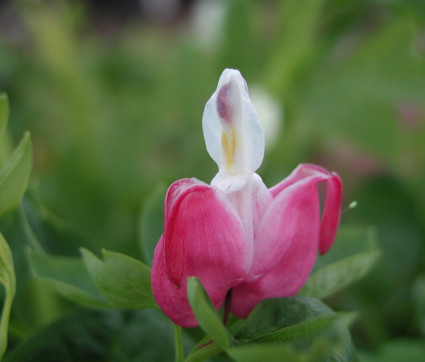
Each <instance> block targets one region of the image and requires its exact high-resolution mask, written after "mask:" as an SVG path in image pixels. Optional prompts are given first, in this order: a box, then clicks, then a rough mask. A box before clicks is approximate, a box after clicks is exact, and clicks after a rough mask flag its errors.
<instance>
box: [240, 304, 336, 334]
mask: <svg viewBox="0 0 425 362" xmlns="http://www.w3.org/2000/svg"><path fill="white" fill-rule="evenodd" d="M332 313H333V311H332V309H330V308H329V307H328V306H327V305H326V304H324V303H323V302H322V301H320V300H318V299H314V298H307V297H294V298H274V299H267V300H264V301H262V302H261V303H259V304H258V305H257V306H256V307H255V308H254V310H253V311H252V312H251V314H250V315H249V317H248V319H247V320H246V321H245V323H244V324H243V326H242V327H241V329H240V330H239V331H238V333H237V334H236V335H235V337H236V338H237V339H238V340H242V341H250V340H253V339H257V338H259V337H261V336H264V335H267V334H270V333H272V332H275V331H277V330H280V329H282V328H284V327H289V326H292V325H295V324H297V323H301V322H304V321H306V320H309V319H313V318H316V317H319V316H322V315H331V314H332Z"/></svg>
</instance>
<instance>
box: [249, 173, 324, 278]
mask: <svg viewBox="0 0 425 362" xmlns="http://www.w3.org/2000/svg"><path fill="white" fill-rule="evenodd" d="M320 180H321V178H320V177H319V176H312V177H308V178H305V179H303V180H301V181H298V182H297V183H295V184H293V185H291V186H289V187H288V188H286V189H284V190H283V191H282V192H281V193H280V194H279V195H278V196H277V197H276V198H275V199H274V200H273V202H272V204H271V205H270V207H269V208H268V209H267V212H266V214H265V215H264V217H263V220H262V223H261V226H260V229H259V231H258V235H257V238H256V240H255V244H254V250H255V252H254V260H253V263H252V267H251V269H250V271H249V274H248V275H247V277H246V279H245V280H247V281H253V280H256V279H258V278H259V277H261V276H262V275H263V274H264V273H265V272H267V271H268V270H270V269H272V268H274V267H275V266H276V265H277V264H279V263H280V262H281V260H282V259H283V258H284V257H285V255H286V253H287V252H290V251H291V248H293V247H294V246H296V245H298V244H300V243H309V244H313V245H315V246H316V247H317V243H318V239H319V220H320V209H319V198H318V191H317V183H318V182H319V181H320Z"/></svg>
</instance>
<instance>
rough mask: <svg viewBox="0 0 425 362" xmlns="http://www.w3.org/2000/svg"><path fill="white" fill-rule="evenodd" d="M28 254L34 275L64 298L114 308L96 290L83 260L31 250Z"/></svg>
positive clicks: (84, 303) (88, 304)
mask: <svg viewBox="0 0 425 362" xmlns="http://www.w3.org/2000/svg"><path fill="white" fill-rule="evenodd" d="M27 254H28V258H29V262H30V265H31V267H32V270H33V272H34V274H35V275H36V276H37V277H38V278H40V279H42V280H45V281H46V282H48V283H49V284H51V285H52V286H53V288H54V289H55V290H56V291H57V292H58V293H60V294H61V295H63V296H64V297H66V298H68V299H70V300H72V301H74V302H76V303H79V304H82V305H87V306H93V307H111V306H112V305H111V303H109V302H108V301H107V300H106V299H105V298H104V297H103V295H102V294H101V293H100V292H99V291H98V290H97V289H96V286H95V285H94V284H93V282H92V280H91V278H90V275H89V273H88V271H87V269H86V266H85V264H84V262H83V260H82V259H81V258H75V257H62V256H52V255H48V254H45V253H41V252H36V251H33V250H31V249H29V250H28V252H27Z"/></svg>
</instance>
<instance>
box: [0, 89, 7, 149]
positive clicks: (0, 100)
mask: <svg viewBox="0 0 425 362" xmlns="http://www.w3.org/2000/svg"><path fill="white" fill-rule="evenodd" d="M8 118H9V102H8V100H7V95H6V94H4V93H0V141H1V139H2V137H3V134H4V131H5V130H6V126H7V120H8Z"/></svg>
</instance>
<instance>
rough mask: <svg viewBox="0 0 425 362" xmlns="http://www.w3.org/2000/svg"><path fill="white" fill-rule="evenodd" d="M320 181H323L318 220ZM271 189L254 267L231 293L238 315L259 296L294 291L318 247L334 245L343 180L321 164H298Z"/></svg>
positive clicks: (256, 248)
mask: <svg viewBox="0 0 425 362" xmlns="http://www.w3.org/2000/svg"><path fill="white" fill-rule="evenodd" d="M319 182H326V184H327V194H326V202H325V206H324V210H323V216H322V221H321V222H320V208H319V198H318V190H317V184H318V183H319ZM270 191H271V194H272V196H273V197H274V200H273V202H272V203H271V205H270V206H269V208H268V209H267V211H266V213H265V215H264V217H263V219H262V222H261V226H260V229H259V230H258V232H257V237H256V240H255V244H254V248H255V252H254V260H253V264H252V267H251V269H250V271H249V274H248V275H247V277H246V278H245V282H244V283H242V284H241V285H239V286H237V287H236V288H234V292H233V302H232V311H233V312H234V313H235V314H236V315H238V316H240V317H246V316H247V315H248V314H249V312H250V311H251V310H252V308H253V307H254V306H255V305H256V304H257V303H258V302H260V301H261V300H263V299H267V298H272V297H285V296H290V295H294V294H296V293H297V291H298V290H299V289H300V288H301V287H302V285H303V284H304V283H305V281H306V280H307V278H308V276H309V274H310V272H311V269H312V267H313V265H314V261H315V260H316V254H317V249H318V248H319V249H320V251H321V252H326V251H327V250H328V249H329V248H330V246H331V245H332V242H333V240H334V238H335V234H336V230H337V227H338V223H339V218H340V203H341V192H342V184H341V180H340V178H339V176H338V175H336V174H331V173H329V172H328V171H326V170H325V169H323V168H321V167H318V166H315V165H300V166H299V167H297V169H295V170H294V172H293V173H292V174H291V175H290V176H289V177H288V178H287V179H285V180H284V181H282V182H281V183H280V184H278V185H277V186H275V187H274V188H272V189H271V190H270Z"/></svg>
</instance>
